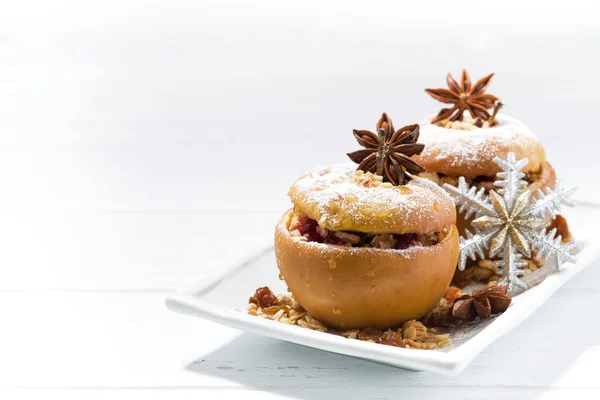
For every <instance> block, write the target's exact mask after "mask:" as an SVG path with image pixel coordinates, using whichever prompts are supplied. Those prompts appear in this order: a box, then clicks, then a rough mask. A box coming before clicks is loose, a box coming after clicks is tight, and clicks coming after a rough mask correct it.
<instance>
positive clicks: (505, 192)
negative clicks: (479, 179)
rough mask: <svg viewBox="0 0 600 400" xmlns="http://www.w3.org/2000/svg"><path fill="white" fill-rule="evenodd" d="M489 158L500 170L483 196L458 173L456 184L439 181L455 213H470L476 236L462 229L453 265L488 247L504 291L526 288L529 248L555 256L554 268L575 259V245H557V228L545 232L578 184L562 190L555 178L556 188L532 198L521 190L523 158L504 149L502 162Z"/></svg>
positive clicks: (461, 266) (541, 256) (543, 255)
mask: <svg viewBox="0 0 600 400" xmlns="http://www.w3.org/2000/svg"><path fill="white" fill-rule="evenodd" d="M494 162H495V163H496V164H497V165H498V166H499V167H500V168H501V169H502V172H499V173H498V175H497V176H498V178H500V180H497V181H496V182H494V185H495V186H497V187H498V188H499V189H498V191H497V192H496V191H494V190H491V191H490V193H489V195H488V196H486V195H485V190H484V189H483V188H481V189H479V191H476V188H475V187H472V188H469V187H468V185H467V183H466V182H465V179H464V178H463V177H461V178H460V179H459V181H458V187H454V186H451V185H448V184H445V185H444V189H446V191H447V192H448V193H449V194H450V196H452V198H453V199H454V201H455V203H456V204H457V206H458V211H459V212H461V213H462V212H466V213H465V218H466V219H469V217H471V216H472V215H475V219H474V220H473V221H472V223H471V225H472V226H473V227H474V228H475V234H473V233H471V232H469V231H468V230H467V231H466V237H461V238H460V253H459V254H460V255H459V263H458V268H459V269H460V270H461V271H462V270H464V268H465V264H466V262H467V258H471V259H472V260H475V259H476V258H477V256H479V258H484V257H485V255H484V251H485V250H486V249H489V257H490V258H492V257H496V256H499V257H500V258H501V260H499V261H496V262H495V263H496V264H497V265H498V267H500V269H501V271H502V276H503V277H502V280H503V281H504V283H506V284H508V286H509V290H510V291H513V290H515V289H516V288H517V287H519V288H522V289H527V285H526V284H525V282H523V281H522V280H521V279H520V278H519V277H520V276H521V275H522V274H523V270H522V268H523V267H525V266H527V265H528V262H527V259H530V258H531V256H532V252H533V251H537V254H536V257H537V258H539V259H540V260H542V261H545V260H546V259H547V258H549V257H552V258H554V262H555V266H556V269H559V268H560V265H561V264H562V263H563V262H565V261H569V262H575V259H574V258H573V256H572V255H571V251H572V249H573V247H574V246H575V243H574V242H570V243H566V244H561V240H562V237H561V236H560V235H558V236H557V235H556V229H552V230H551V231H550V232H548V233H546V226H548V218H549V217H552V218H554V217H555V216H556V213H557V212H558V211H560V207H561V206H562V205H567V206H573V205H574V204H573V202H572V201H571V200H570V197H571V195H572V194H573V193H574V192H575V191H576V189H577V188H575V187H572V188H569V189H567V190H564V189H563V187H562V185H561V183H560V181H559V182H557V184H556V189H555V190H552V189H550V188H547V189H546V193H544V192H542V190H538V193H537V196H533V195H532V194H531V192H530V191H529V190H524V188H525V187H526V186H527V182H526V181H525V180H524V179H523V177H524V176H525V174H524V173H522V172H521V169H522V168H523V167H524V166H526V165H527V163H528V160H527V159H526V158H525V159H522V160H518V161H517V159H516V157H515V154H514V153H509V154H508V158H507V159H506V160H503V159H501V158H498V157H496V158H495V159H494Z"/></svg>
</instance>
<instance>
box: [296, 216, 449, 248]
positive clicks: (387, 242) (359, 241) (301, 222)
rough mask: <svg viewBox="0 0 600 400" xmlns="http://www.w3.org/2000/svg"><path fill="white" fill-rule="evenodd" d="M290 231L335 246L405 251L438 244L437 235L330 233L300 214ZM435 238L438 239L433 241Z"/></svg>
mask: <svg viewBox="0 0 600 400" xmlns="http://www.w3.org/2000/svg"><path fill="white" fill-rule="evenodd" d="M290 231H297V232H296V235H301V236H303V237H304V238H306V241H308V242H317V243H325V244H333V245H338V246H347V247H376V248H387V249H397V250H405V249H408V248H410V247H415V246H430V245H434V244H437V243H438V242H439V240H437V236H438V235H437V234H433V235H418V234H416V233H405V234H381V235H373V234H368V233H363V232H346V231H339V232H338V231H330V230H328V229H325V228H323V227H321V226H319V224H318V222H317V221H315V220H314V219H311V218H309V217H308V216H307V215H305V214H302V213H298V214H297V215H296V217H295V219H294V221H293V223H292V225H290ZM431 236H435V237H436V239H433V240H432V239H431Z"/></svg>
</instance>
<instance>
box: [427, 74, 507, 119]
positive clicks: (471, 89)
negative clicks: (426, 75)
mask: <svg viewBox="0 0 600 400" xmlns="http://www.w3.org/2000/svg"><path fill="white" fill-rule="evenodd" d="M493 76H494V74H489V75H488V76H485V77H483V78H481V79H480V80H478V81H477V82H475V84H471V78H470V76H469V73H468V72H467V70H466V69H463V72H462V76H461V78H460V84H458V82H456V81H455V80H454V78H453V77H452V75H450V73H448V76H447V77H446V82H447V83H448V89H443V88H442V89H425V92H427V94H429V95H430V96H431V97H433V98H434V99H436V100H438V101H441V102H442V103H445V104H453V105H454V106H453V107H452V108H443V109H442V110H441V111H440V112H439V113H438V115H437V116H436V117H435V118H434V119H433V120H432V121H431V123H433V124H435V123H436V122H439V121H442V120H445V119H447V118H449V119H450V121H462V119H463V114H464V112H465V111H468V112H469V113H470V114H471V116H472V117H473V118H475V119H477V118H479V119H481V120H483V121H488V123H489V124H490V126H491V125H493V123H494V117H495V116H496V114H497V112H498V110H499V109H500V108H501V107H502V102H500V100H499V99H498V98H497V97H496V96H494V95H491V94H487V93H484V92H485V89H487V87H488V85H489V84H490V81H491V80H492V77H493ZM491 108H494V113H493V115H490V113H489V111H488V110H489V109H491Z"/></svg>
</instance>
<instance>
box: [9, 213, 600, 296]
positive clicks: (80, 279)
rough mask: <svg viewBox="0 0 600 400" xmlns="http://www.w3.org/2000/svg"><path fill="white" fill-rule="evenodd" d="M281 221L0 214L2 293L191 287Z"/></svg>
mask: <svg viewBox="0 0 600 400" xmlns="http://www.w3.org/2000/svg"><path fill="white" fill-rule="evenodd" d="M279 217H280V212H279V211H273V212H268V211H260V212H258V211H256V212H219V211H217V212H161V211H155V212H137V213H136V212H54V213H49V212H12V213H7V212H0V221H1V223H0V243H2V246H1V251H0V271H2V279H0V290H35V289H40V290H170V289H173V288H177V287H182V286H189V285H191V284H195V283H196V282H199V281H201V280H202V279H206V277H207V276H210V275H214V274H218V273H219V272H220V271H221V270H222V269H223V268H225V267H228V266H229V265H230V264H232V263H236V262H240V260H241V259H242V258H243V257H244V256H246V255H248V254H251V253H254V252H257V251H259V250H260V249H261V248H263V247H264V246H266V245H270V244H271V243H272V237H273V230H274V226H275V224H276V222H277V220H278V219H279ZM276 273H277V272H276V269H275V267H274V269H273V274H274V276H275V275H276ZM598 280H600V269H599V268H596V266H590V267H589V268H588V269H587V270H585V271H584V272H582V273H581V274H580V276H577V277H575V278H574V279H573V282H571V283H569V284H568V285H567V288H572V289H586V290H597V287H596V282H597V281H598Z"/></svg>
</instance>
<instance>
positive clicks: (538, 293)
mask: <svg viewBox="0 0 600 400" xmlns="http://www.w3.org/2000/svg"><path fill="white" fill-rule="evenodd" d="M577 203H578V205H580V206H583V207H585V208H592V209H594V210H595V211H600V205H597V204H594V203H590V202H587V201H581V202H580V201H578V202H577ZM584 243H585V246H584V247H583V249H582V251H581V252H580V253H579V254H578V255H577V261H578V262H577V263H576V264H570V263H567V264H566V265H567V267H566V268H564V269H562V270H560V271H558V272H556V273H554V274H552V275H550V276H548V277H547V278H546V279H544V281H543V282H541V283H540V284H539V285H537V286H536V287H533V288H531V289H530V290H528V291H526V292H524V293H522V294H520V295H519V296H518V297H515V298H516V299H518V298H520V299H521V300H520V301H519V302H518V303H517V302H515V303H517V304H515V305H514V306H513V307H510V308H509V310H507V311H506V312H505V313H504V314H501V315H499V316H498V317H496V318H495V320H494V321H492V323H490V324H489V325H488V326H486V327H485V328H483V329H482V330H481V331H480V332H479V333H477V334H476V335H475V336H473V337H472V338H470V339H469V340H467V341H466V342H464V343H463V344H461V345H460V346H458V347H456V348H451V349H449V350H448V351H419V350H418V349H405V348H396V347H390V346H381V345H378V344H375V343H368V342H361V341H358V340H352V341H349V340H348V339H346V338H344V337H341V336H337V335H331V334H328V333H322V332H316V331H311V330H308V329H298V327H297V326H292V325H287V324H281V323H277V322H275V321H269V320H265V319H262V318H256V317H253V316H249V315H247V314H246V313H244V312H243V311H236V310H234V309H229V308H226V307H223V306H218V305H215V304H213V303H210V302H208V301H206V300H203V299H202V298H201V296H202V295H205V294H207V293H210V292H211V291H212V290H213V289H215V288H216V287H217V286H218V285H219V284H220V283H221V282H222V281H223V280H224V279H226V278H227V277H228V276H230V275H231V274H234V273H235V272H236V271H238V270H241V269H243V268H245V267H247V266H248V265H249V264H251V263H252V262H254V261H255V260H257V259H259V258H261V257H262V256H264V255H266V254H268V253H269V252H271V251H273V244H272V241H269V242H268V244H267V242H266V241H265V242H264V244H263V245H261V246H260V247H259V250H254V251H249V252H245V253H243V255H242V256H240V257H238V258H237V260H236V261H235V262H233V263H231V264H229V266H228V267H226V268H224V269H222V270H221V271H220V272H219V273H216V274H209V275H207V277H206V278H205V279H204V280H203V281H202V282H197V283H196V284H194V285H189V286H185V287H182V288H180V289H177V290H176V291H175V292H173V293H171V294H169V295H167V297H166V299H165V305H166V306H167V308H169V309H170V310H172V311H175V312H178V313H182V314H186V315H191V316H195V317H199V318H203V319H206V320H209V321H212V322H216V323H219V324H222V325H226V326H229V327H232V328H234V329H239V330H242V331H247V332H252V333H255V334H260V335H263V336H268V337H272V338H276V339H280V340H284V341H288V342H292V343H296V344H300V345H304V346H308V347H312V348H316V349H320V350H325V351H330V352H334V353H338V354H343V355H349V356H354V357H359V358H363V359H367V360H370V361H374V362H379V363H381V362H384V363H386V364H389V365H393V366H396V367H401V368H414V369H416V370H427V371H433V372H437V373H441V374H444V375H456V374H458V373H459V372H460V371H462V370H463V369H464V368H465V367H466V366H467V365H468V364H469V363H470V362H471V361H472V360H473V358H475V357H476V356H477V355H478V354H479V353H481V351H482V350H484V349H485V348H486V347H488V346H489V345H490V344H492V343H493V342H494V341H496V340H497V339H498V338H500V337H502V336H503V335H504V334H506V333H508V332H509V331H511V330H512V329H514V328H516V327H517V326H518V325H519V324H521V323H522V322H523V321H524V320H526V319H527V318H529V317H530V316H531V315H532V314H533V313H534V312H535V311H536V310H537V309H538V308H539V307H540V306H541V305H542V304H544V303H545V302H546V301H547V299H548V298H549V297H550V296H552V294H553V293H555V292H556V291H557V290H558V289H560V288H561V287H562V286H563V285H564V284H565V283H567V282H568V281H569V280H571V279H572V278H573V277H574V276H575V275H577V274H578V273H579V272H581V271H582V270H584V269H585V268H586V267H587V266H589V265H590V264H592V263H593V262H594V261H595V260H596V259H597V258H598V255H599V254H600V240H597V241H592V240H589V241H584ZM532 293H533V295H532ZM522 296H524V297H522ZM532 296H535V298H541V301H537V302H536V301H534V300H532V302H531V303H527V308H525V306H522V307H519V305H520V304H523V301H524V300H525V301H527V298H530V297H532ZM515 306H516V307H517V308H518V309H515V308H514V307H515ZM521 308H523V310H521ZM511 309H512V310H511ZM499 321H502V323H498V322H499ZM273 324H276V325H273ZM315 335H319V336H315ZM290 339H291V340H290ZM399 359H400V360H402V364H406V365H408V366H405V365H402V366H400V365H398V360H399Z"/></svg>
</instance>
